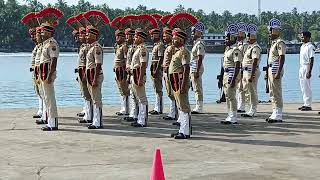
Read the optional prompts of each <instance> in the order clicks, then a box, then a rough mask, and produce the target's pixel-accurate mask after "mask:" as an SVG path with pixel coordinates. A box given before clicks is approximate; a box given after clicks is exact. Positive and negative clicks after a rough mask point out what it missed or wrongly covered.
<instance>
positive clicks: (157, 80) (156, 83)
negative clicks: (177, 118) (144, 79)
mask: <svg viewBox="0 0 320 180" xmlns="http://www.w3.org/2000/svg"><path fill="white" fill-rule="evenodd" d="M153 63H154V62H153ZM162 76H163V73H162V69H161V66H160V67H159V69H158V70H157V72H156V74H154V75H153V77H152V76H151V80H152V84H153V90H154V92H155V93H156V95H157V96H160V97H161V96H162V95H163V92H162V88H163V85H162Z"/></svg>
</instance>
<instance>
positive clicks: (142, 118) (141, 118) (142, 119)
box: [137, 103, 148, 125]
mask: <svg viewBox="0 0 320 180" xmlns="http://www.w3.org/2000/svg"><path fill="white" fill-rule="evenodd" d="M147 118H148V106H147V105H143V104H142V103H139V114H138V121H137V123H139V124H142V125H146V121H147Z"/></svg>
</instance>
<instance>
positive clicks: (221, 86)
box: [216, 57, 225, 103]
mask: <svg viewBox="0 0 320 180" xmlns="http://www.w3.org/2000/svg"><path fill="white" fill-rule="evenodd" d="M220 64H221V68H220V74H219V75H217V80H218V88H219V89H220V99H219V100H217V101H216V102H217V103H221V102H225V98H224V92H223V75H224V68H223V57H222V58H221V60H220Z"/></svg>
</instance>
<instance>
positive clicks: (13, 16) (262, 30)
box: [0, 0, 320, 51]
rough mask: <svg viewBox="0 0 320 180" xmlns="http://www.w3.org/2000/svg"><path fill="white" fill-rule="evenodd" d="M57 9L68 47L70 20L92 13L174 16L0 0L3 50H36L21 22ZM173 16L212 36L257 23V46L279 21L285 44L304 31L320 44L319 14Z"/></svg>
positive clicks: (59, 34)
mask: <svg viewBox="0 0 320 180" xmlns="http://www.w3.org/2000/svg"><path fill="white" fill-rule="evenodd" d="M48 6H54V7H57V8H59V9H60V10H61V11H62V12H63V13H64V17H63V18H62V19H61V20H60V24H59V26H58V28H57V30H56V35H55V37H56V39H57V40H58V42H60V43H61V42H63V43H62V44H65V45H68V46H70V45H74V44H73V43H74V42H73V38H72V36H71V31H72V30H71V28H69V27H68V25H67V24H66V23H65V21H66V19H67V18H69V17H70V16H73V15H76V14H78V13H80V12H85V11H88V10H90V9H99V10H101V11H103V12H106V13H107V14H108V16H109V18H110V19H111V20H112V19H114V18H115V17H117V16H120V15H127V14H141V13H159V14H169V13H173V12H165V11H162V10H158V9H148V8H147V7H146V6H143V5H139V6H138V7H137V8H129V7H128V8H126V9H118V8H116V9H113V8H110V7H109V6H108V4H107V3H104V4H102V5H93V4H91V3H90V2H88V1H85V0H79V1H78V3H77V4H75V5H68V4H67V3H66V2H65V1H64V0H57V2H55V3H52V4H51V3H50V4H47V5H44V4H42V3H40V2H38V1H37V0H25V3H23V4H20V3H18V2H17V0H6V1H5V0H0V48H1V49H8V50H12V51H15V50H16V51H21V50H29V49H32V48H33V43H32V42H31V40H30V39H29V35H28V31H27V27H26V26H25V25H23V24H22V23H21V22H20V19H21V18H22V17H23V16H24V15H25V14H27V13H28V12H32V11H39V10H41V9H42V8H44V7H48ZM174 12H189V13H192V14H193V15H195V16H196V17H197V18H198V19H199V20H200V21H202V22H203V23H204V24H205V25H206V27H207V29H208V30H209V32H215V33H223V32H224V30H225V28H226V27H227V25H228V24H230V23H236V22H247V23H254V24H256V25H257V26H258V28H259V33H258V42H259V43H260V44H261V45H262V46H264V45H266V43H267V39H268V30H267V25H268V22H269V20H270V19H271V18H273V17H275V18H279V19H280V20H281V22H282V24H283V28H282V36H283V38H284V39H286V40H294V39H298V33H299V32H301V30H309V31H311V33H312V39H313V41H319V40H320V34H319V28H320V11H313V12H303V13H299V12H298V11H297V9H296V8H294V9H293V10H292V11H291V12H283V13H279V12H271V11H267V12H262V13H261V16H260V18H259V17H257V16H256V15H249V14H245V13H238V14H231V13H230V12H229V11H228V10H225V11H224V12H223V13H222V14H218V13H216V12H214V11H212V12H211V13H209V14H206V13H205V12H204V11H203V10H198V11H194V10H193V9H191V8H187V9H186V8H184V6H183V5H179V6H178V7H177V8H176V9H175V10H174ZM101 34H102V36H101V43H102V44H104V45H105V46H112V45H113V44H114V41H115V39H114V29H112V28H110V27H105V29H103V30H102V31H101Z"/></svg>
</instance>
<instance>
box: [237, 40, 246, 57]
mask: <svg viewBox="0 0 320 180" xmlns="http://www.w3.org/2000/svg"><path fill="white" fill-rule="evenodd" d="M237 46H238V49H239V50H240V51H241V52H242V55H244V53H245V52H246V51H247V49H248V46H249V44H248V43H247V42H244V41H240V42H238V44H237Z"/></svg>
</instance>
